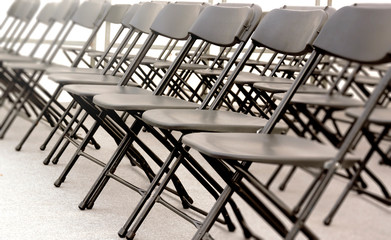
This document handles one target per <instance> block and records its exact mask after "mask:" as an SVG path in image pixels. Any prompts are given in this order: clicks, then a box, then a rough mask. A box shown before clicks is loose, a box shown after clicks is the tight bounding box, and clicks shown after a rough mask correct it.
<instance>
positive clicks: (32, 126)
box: [15, 85, 62, 151]
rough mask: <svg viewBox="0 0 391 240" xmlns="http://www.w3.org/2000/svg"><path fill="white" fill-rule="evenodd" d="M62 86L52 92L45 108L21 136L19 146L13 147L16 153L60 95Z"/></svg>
mask: <svg viewBox="0 0 391 240" xmlns="http://www.w3.org/2000/svg"><path fill="white" fill-rule="evenodd" d="M61 89H62V85H59V86H58V87H57V88H56V90H55V91H54V93H53V95H52V97H51V98H50V99H49V100H48V101H47V103H46V105H45V107H44V108H43V109H42V110H41V113H40V114H39V115H38V116H37V118H36V119H35V121H34V122H33V124H32V125H31V127H30V129H29V130H28V131H27V132H26V134H25V135H24V136H23V138H22V140H21V141H20V142H19V144H18V145H17V146H16V147H15V150H16V151H20V150H21V149H22V147H23V144H24V143H25V142H26V140H27V139H28V137H29V136H30V135H31V133H32V132H33V131H34V129H35V127H36V126H37V125H38V123H39V121H40V120H41V118H42V117H43V115H44V114H45V113H46V111H47V110H48V109H49V107H50V105H51V104H52V102H53V101H54V100H55V99H57V98H58V96H59V95H60V93H61Z"/></svg>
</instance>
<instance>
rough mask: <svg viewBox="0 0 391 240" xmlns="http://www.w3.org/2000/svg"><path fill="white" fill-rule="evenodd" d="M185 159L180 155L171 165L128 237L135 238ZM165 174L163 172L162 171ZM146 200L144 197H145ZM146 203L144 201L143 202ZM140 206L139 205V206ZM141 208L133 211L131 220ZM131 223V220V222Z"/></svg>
mask: <svg viewBox="0 0 391 240" xmlns="http://www.w3.org/2000/svg"><path fill="white" fill-rule="evenodd" d="M182 159H183V156H182V155H181V156H179V157H178V159H177V160H176V161H175V162H174V163H173V165H172V166H171V169H170V171H169V172H168V173H167V175H166V177H165V178H164V179H163V181H162V182H161V183H160V186H159V188H158V189H157V190H156V192H155V194H154V195H153V196H152V198H151V199H150V200H149V201H148V203H147V205H146V206H145V208H144V210H143V211H142V212H141V214H140V215H139V217H138V218H137V220H136V222H135V223H134V225H133V227H132V228H131V229H130V230H129V231H128V233H127V234H126V238H127V239H133V238H134V237H135V236H136V232H137V230H138V229H139V228H140V226H141V224H142V223H143V221H144V220H145V218H146V217H147V215H148V213H149V212H150V211H151V209H152V207H153V206H154V205H155V203H156V201H157V200H158V198H159V196H160V194H161V193H162V192H163V190H164V189H165V187H166V186H167V184H168V182H169V181H170V180H171V176H172V175H173V174H174V173H175V171H176V170H177V168H178V167H179V164H180V162H181V160H182ZM162 174H163V173H162ZM143 200H144V199H143ZM145 200H147V199H145ZM143 204H144V203H143ZM137 207H138V206H137ZM140 210H141V209H138V208H137V209H136V210H135V211H136V212H133V213H132V216H131V221H134V218H135V217H137V214H138V211H140ZM130 224H131V222H130Z"/></svg>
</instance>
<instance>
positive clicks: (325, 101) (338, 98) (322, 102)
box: [273, 93, 364, 109]
mask: <svg viewBox="0 0 391 240" xmlns="http://www.w3.org/2000/svg"><path fill="white" fill-rule="evenodd" d="M284 96H285V94H284V93H278V94H275V95H274V96H273V97H274V98H276V99H278V100H281V99H282V98H283V97H284ZM291 103H296V104H308V105H317V106H324V107H332V108H337V109H345V108H349V107H362V106H364V103H363V102H361V101H359V100H356V99H353V98H351V97H346V96H342V95H336V94H334V95H328V94H312V93H309V94H307V93H305V94H304V93H296V94H295V95H294V96H293V98H292V100H291Z"/></svg>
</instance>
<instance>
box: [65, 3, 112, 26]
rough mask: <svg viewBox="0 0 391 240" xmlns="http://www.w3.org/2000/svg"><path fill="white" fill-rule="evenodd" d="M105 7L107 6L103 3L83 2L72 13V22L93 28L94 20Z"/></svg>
mask: <svg viewBox="0 0 391 240" xmlns="http://www.w3.org/2000/svg"><path fill="white" fill-rule="evenodd" d="M105 7H107V5H106V4H105V3H103V4H102V3H98V2H92V1H86V2H83V3H82V4H81V5H80V6H79V8H78V9H77V11H76V13H75V14H74V15H73V17H72V20H73V22H74V23H76V24H78V25H81V26H83V27H86V28H94V27H95V23H96V21H97V20H98V19H99V18H100V17H101V15H102V12H104V10H105Z"/></svg>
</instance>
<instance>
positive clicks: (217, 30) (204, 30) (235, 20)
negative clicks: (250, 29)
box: [189, 6, 255, 46]
mask: <svg viewBox="0 0 391 240" xmlns="http://www.w3.org/2000/svg"><path fill="white" fill-rule="evenodd" d="M254 15H255V12H254V8H251V7H223V6H209V7H206V8H205V9H204V10H203V11H202V12H201V14H200V16H199V18H198V19H197V21H196V22H195V23H194V25H193V26H192V27H191V29H190V31H189V32H190V33H191V34H193V35H195V36H197V37H198V38H200V39H203V40H205V41H208V42H210V43H212V44H216V45H220V46H232V45H234V44H236V43H238V42H239V41H240V40H241V38H242V36H243V35H244V34H245V33H246V28H247V26H250V25H251V23H252V20H253V17H254Z"/></svg>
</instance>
